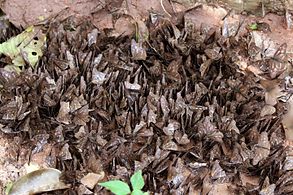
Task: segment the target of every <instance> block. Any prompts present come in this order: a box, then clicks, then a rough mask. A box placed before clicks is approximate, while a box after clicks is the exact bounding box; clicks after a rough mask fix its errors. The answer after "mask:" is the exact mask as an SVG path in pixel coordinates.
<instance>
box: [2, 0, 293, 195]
mask: <svg viewBox="0 0 293 195" xmlns="http://www.w3.org/2000/svg"><path fill="white" fill-rule="evenodd" d="M210 9H211V10H212V8H209V9H207V8H206V7H205V6H199V7H195V8H193V9H191V10H188V11H186V12H185V13H184V14H183V18H182V19H183V20H173V19H172V18H169V17H164V16H160V15H156V14H155V13H150V17H149V19H147V20H141V21H140V20H139V21H135V24H134V25H135V28H136V29H135V31H133V32H132V34H131V33H127V34H125V35H124V34H123V33H122V34H120V35H117V32H116V34H115V36H113V34H111V32H109V31H108V30H105V29H99V28H96V26H95V25H94V24H93V23H92V22H91V20H86V19H85V20H84V21H83V22H82V23H81V22H79V20H78V19H76V18H75V17H74V16H71V17H68V18H66V19H65V20H52V21H51V22H50V23H49V26H46V25H45V26H44V28H47V31H46V48H45V50H44V53H43V56H42V57H41V58H40V60H39V61H38V63H37V65H36V67H35V69H32V68H30V67H27V66H25V68H23V70H22V71H21V72H19V74H15V72H13V71H7V70H6V69H5V68H4V67H5V66H6V65H7V64H8V63H7V61H5V60H4V58H5V57H4V56H1V68H0V86H1V89H0V90H1V91H0V129H1V132H2V133H5V135H6V136H12V135H13V136H15V138H14V140H13V142H14V143H18V144H16V145H15V146H14V147H13V148H11V149H10V151H11V155H10V157H9V158H7V162H8V161H9V162H11V163H13V162H15V161H17V160H16V159H15V158H16V156H17V155H16V154H18V153H19V152H20V151H23V150H24V148H26V149H27V150H28V151H31V152H28V153H27V154H24V153H23V154H21V155H23V156H26V157H24V158H25V159H26V158H28V157H29V156H30V155H36V154H38V153H42V152H43V155H42V158H43V161H44V162H48V163H47V164H48V165H49V166H51V167H53V168H57V169H59V170H61V171H62V174H61V176H60V180H62V182H64V183H65V184H70V187H69V188H68V189H66V190H63V191H61V192H60V191H55V192H54V191H53V192H46V194H58V193H59V194H60V193H65V194H71V193H73V194H76V193H78V194H83V193H85V194H90V193H97V194H107V191H106V190H105V189H104V188H102V187H100V186H98V185H97V183H99V182H104V181H108V180H113V179H114V180H120V179H121V180H124V181H129V178H130V175H132V174H133V173H134V172H135V171H136V170H142V172H143V177H144V179H145V187H144V188H143V190H144V191H149V192H153V193H161V194H170V193H171V194H188V193H189V194H194V193H197V192H198V193H202V194H220V193H223V194H244V193H247V194H273V193H275V194H288V193H290V192H292V190H293V186H292V179H291V178H292V176H293V175H292V173H293V172H292V167H293V160H292V156H293V154H292V124H291V123H292V121H291V120H290V118H292V117H291V115H292V108H291V107H292V105H291V104H292V98H291V95H292V82H291V80H290V75H291V70H290V66H289V65H290V63H289V61H288V59H287V56H286V54H287V53H286V47H285V45H279V46H276V45H274V44H269V43H270V42H263V43H261V40H266V39H265V38H264V37H265V35H259V34H258V31H257V32H255V31H252V30H251V29H249V28H248V29H242V28H241V29H242V31H241V32H239V33H237V32H236V31H235V29H236V30H237V28H234V26H233V25H240V24H239V23H237V22H236V23H235V22H233V19H231V18H230V19H229V20H226V22H223V25H228V26H227V27H225V28H228V30H227V29H225V28H223V29H222V31H221V29H220V26H219V25H220V24H221V20H219V21H213V22H215V23H213V22H212V25H207V24H204V23H203V22H202V23H201V25H199V26H198V24H196V25H193V22H194V21H193V20H194V18H193V15H192V13H193V12H195V13H197V14H203V13H204V14H210V12H211V11H210ZM213 9H214V8H213ZM197 10H200V11H197ZM204 10H208V11H206V12H205V11H204ZM221 10H222V8H221ZM223 13H224V11H223V10H222V12H221V13H220V15H221V14H223ZM154 16H155V18H154ZM123 17H125V16H123ZM178 17H180V16H178ZM126 18H129V17H126ZM196 21H197V20H196ZM229 25H230V26H229ZM231 25H232V26H231ZM224 30H225V31H226V30H227V32H228V31H229V33H227V32H223V31H224ZM238 30H239V29H238ZM17 34H18V33H15V36H16V35H17ZM9 38H10V37H9ZM6 39H7V37H6ZM1 40H2V39H1ZM3 40H5V39H3ZM250 47H253V48H254V49H255V51H256V53H251V52H250V50H249V51H248V49H249V48H250ZM262 47H267V48H262ZM264 51H266V52H268V51H270V52H271V53H270V54H268V53H263V52H264ZM259 53H263V54H264V55H259ZM255 70H257V71H255ZM288 105H289V106H288ZM21 147H24V148H23V149H21ZM47 148H51V149H47ZM30 153H31V154H30ZM13 154H15V155H13ZM19 155H20V154H19ZM29 159H33V158H32V157H29ZM58 179H59V178H58ZM51 190H53V189H51Z"/></svg>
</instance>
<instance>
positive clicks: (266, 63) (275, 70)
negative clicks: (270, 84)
mask: <svg viewBox="0 0 293 195" xmlns="http://www.w3.org/2000/svg"><path fill="white" fill-rule="evenodd" d="M260 63H261V64H260V65H261V66H260V69H261V70H262V71H263V73H264V74H268V75H269V78H270V79H275V78H277V77H278V76H279V75H280V74H282V73H283V72H284V71H285V70H286V69H287V44H286V43H283V44H282V45H281V46H280V47H279V48H278V49H277V51H276V52H275V54H274V56H273V57H271V58H267V59H264V60H262V61H261V62H260Z"/></svg>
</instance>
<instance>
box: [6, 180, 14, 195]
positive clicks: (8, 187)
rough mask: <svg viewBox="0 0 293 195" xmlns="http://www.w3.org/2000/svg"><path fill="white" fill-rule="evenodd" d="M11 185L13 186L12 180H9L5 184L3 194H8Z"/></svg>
mask: <svg viewBox="0 0 293 195" xmlns="http://www.w3.org/2000/svg"><path fill="white" fill-rule="evenodd" d="M12 186H13V183H12V182H9V183H8V184H6V186H5V195H8V194H9V192H10V190H11V188H12Z"/></svg>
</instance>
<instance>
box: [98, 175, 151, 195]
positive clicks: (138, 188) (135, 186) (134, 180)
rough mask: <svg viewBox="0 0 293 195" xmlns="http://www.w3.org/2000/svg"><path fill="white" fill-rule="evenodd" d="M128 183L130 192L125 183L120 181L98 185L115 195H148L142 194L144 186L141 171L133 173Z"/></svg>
mask: <svg viewBox="0 0 293 195" xmlns="http://www.w3.org/2000/svg"><path fill="white" fill-rule="evenodd" d="M130 183H131V187H132V191H130V187H129V185H128V184H127V183H125V182H123V181H120V180H112V181H107V182H103V183H99V185H100V186H103V187H105V188H106V189H108V190H110V191H111V192H112V193H113V194H115V195H127V194H131V195H148V194H149V193H148V192H143V191H142V188H143V186H144V180H143V177H142V171H141V170H139V171H137V172H135V173H134V174H133V175H132V176H131V178H130Z"/></svg>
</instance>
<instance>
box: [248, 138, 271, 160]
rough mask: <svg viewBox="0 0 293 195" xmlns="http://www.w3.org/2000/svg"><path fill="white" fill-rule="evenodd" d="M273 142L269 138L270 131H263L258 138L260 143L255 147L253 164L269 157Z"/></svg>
mask: <svg viewBox="0 0 293 195" xmlns="http://www.w3.org/2000/svg"><path fill="white" fill-rule="evenodd" d="M270 148H271V144H270V142H269V140H268V133H267V132H262V133H261V134H260V137H259V139H258V143H257V144H256V145H255V147H254V158H253V160H252V164H253V165H257V164H258V163H259V162H260V161H261V160H263V159H265V158H267V157H268V156H269V154H270Z"/></svg>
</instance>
